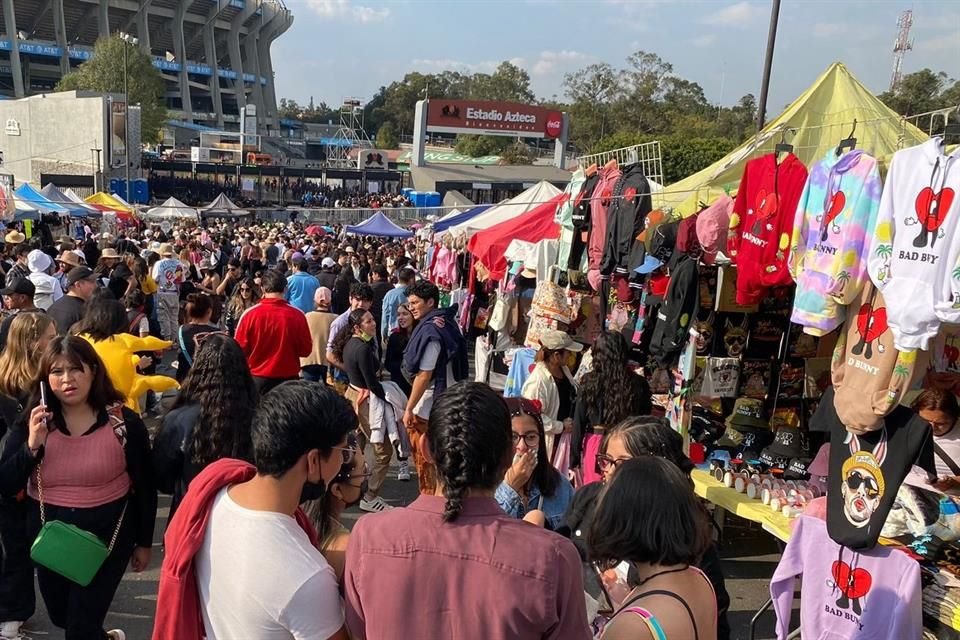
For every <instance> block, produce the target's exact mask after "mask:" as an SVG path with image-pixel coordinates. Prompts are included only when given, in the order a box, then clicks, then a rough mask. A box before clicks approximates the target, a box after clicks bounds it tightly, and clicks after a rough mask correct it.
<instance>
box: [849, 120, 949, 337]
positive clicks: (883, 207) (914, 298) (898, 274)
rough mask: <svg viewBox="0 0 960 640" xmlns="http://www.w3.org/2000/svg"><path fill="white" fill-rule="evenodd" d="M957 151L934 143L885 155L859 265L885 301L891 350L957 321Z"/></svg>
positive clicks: (934, 333)
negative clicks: (863, 263) (872, 224)
mask: <svg viewBox="0 0 960 640" xmlns="http://www.w3.org/2000/svg"><path fill="white" fill-rule="evenodd" d="M958 165H960V148H958V149H955V150H954V152H953V153H952V154H950V155H944V154H943V150H942V147H941V140H940V139H938V138H932V139H930V140H928V141H927V142H924V143H923V144H921V145H918V146H915V147H910V148H909V149H903V150H902V151H898V152H896V153H895V154H893V160H892V161H891V162H890V169H889V171H888V172H887V181H886V184H885V185H884V188H883V195H882V196H881V198H880V211H879V214H878V216H877V226H876V230H875V232H874V234H873V243H872V245H871V247H870V254H869V255H870V257H869V260H868V262H867V269H868V271H869V273H870V279H871V280H873V282H874V284H875V285H877V288H879V289H880V290H881V291H882V292H883V294H884V297H885V298H886V299H887V301H888V307H887V318H888V321H889V323H890V329H891V330H892V331H893V337H894V340H895V342H896V344H897V348H898V349H902V350H907V349H927V348H928V346H929V343H930V340H931V338H933V337H935V336H936V335H937V331H938V329H939V328H940V323H941V322H950V323H960V270H958V269H957V266H958V258H960V233H958V232H957V227H958V225H960V198H958V197H957V195H958V193H957V192H958V191H960V166H958Z"/></svg>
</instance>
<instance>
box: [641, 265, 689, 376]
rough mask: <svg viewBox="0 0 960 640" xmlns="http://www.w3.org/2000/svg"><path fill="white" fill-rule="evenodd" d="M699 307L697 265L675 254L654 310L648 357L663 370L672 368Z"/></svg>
mask: <svg viewBox="0 0 960 640" xmlns="http://www.w3.org/2000/svg"><path fill="white" fill-rule="evenodd" d="M699 306H700V279H699V277H698V275H697V261H696V260H694V259H693V258H691V257H690V256H687V255H684V254H675V256H674V258H673V266H672V267H671V269H670V284H669V285H668V286H667V294H666V296H665V297H664V299H663V304H661V305H660V308H659V309H658V310H657V323H656V325H655V327H654V329H653V337H652V339H651V341H650V354H651V355H652V356H653V357H654V358H656V360H657V362H658V363H659V364H660V365H661V366H663V367H673V366H676V364H677V361H678V360H679V358H680V352H681V351H683V348H684V347H685V346H686V345H687V343H688V342H689V340H690V323H691V321H692V320H693V318H696V316H697V311H698V310H699Z"/></svg>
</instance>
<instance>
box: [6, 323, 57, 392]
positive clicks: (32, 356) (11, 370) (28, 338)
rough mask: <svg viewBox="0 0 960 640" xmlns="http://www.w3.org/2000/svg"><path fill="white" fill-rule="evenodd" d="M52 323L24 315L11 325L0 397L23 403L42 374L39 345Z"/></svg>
mask: <svg viewBox="0 0 960 640" xmlns="http://www.w3.org/2000/svg"><path fill="white" fill-rule="evenodd" d="M52 324H53V320H51V319H50V316H48V315H47V314H45V313H40V312H38V311H21V312H20V313H18V314H17V315H15V316H14V317H13V320H11V321H10V333H9V336H8V338H7V346H6V347H5V348H4V350H3V352H2V354H0V393H4V394H6V395H8V396H10V397H11V398H18V399H22V396H24V395H27V394H28V393H29V392H30V389H31V388H32V386H33V384H34V382H35V381H36V379H37V376H38V374H39V372H40V356H41V355H43V354H42V353H41V352H40V351H38V350H37V342H38V341H39V340H40V336H42V335H43V334H44V333H45V332H46V331H47V329H48V328H49V327H50V325H52Z"/></svg>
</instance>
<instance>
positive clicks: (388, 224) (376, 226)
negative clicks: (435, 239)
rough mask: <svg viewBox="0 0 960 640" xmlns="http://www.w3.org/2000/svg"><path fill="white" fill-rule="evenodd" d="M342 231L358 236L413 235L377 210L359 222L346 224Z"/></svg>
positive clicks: (399, 236)
mask: <svg viewBox="0 0 960 640" xmlns="http://www.w3.org/2000/svg"><path fill="white" fill-rule="evenodd" d="M344 232H346V233H352V234H354V235H358V236H377V237H381V238H412V237H413V231H410V230H408V229H404V228H402V227H398V226H397V225H396V224H394V223H393V221H392V220H390V218H388V217H387V216H385V215H383V214H382V213H380V212H379V211H378V212H377V213H375V214H374V215H372V216H370V217H369V218H367V219H366V220H364V221H363V222H361V223H360V224H354V225H349V226H347V227H346V228H345V229H344Z"/></svg>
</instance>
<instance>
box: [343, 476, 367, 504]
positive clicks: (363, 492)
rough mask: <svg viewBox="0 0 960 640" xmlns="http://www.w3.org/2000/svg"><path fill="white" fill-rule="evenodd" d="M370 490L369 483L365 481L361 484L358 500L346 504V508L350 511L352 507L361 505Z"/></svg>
mask: <svg viewBox="0 0 960 640" xmlns="http://www.w3.org/2000/svg"><path fill="white" fill-rule="evenodd" d="M368 488H369V487H368V484H367V481H366V480H364V481H363V482H362V483H360V492H359V493H358V494H357V499H356V500H352V501H350V502H345V503H344V507H345V508H347V509H349V508H351V507H355V506H357V505H358V504H360V501H361V500H363V496H365V495H367V489H368Z"/></svg>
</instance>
